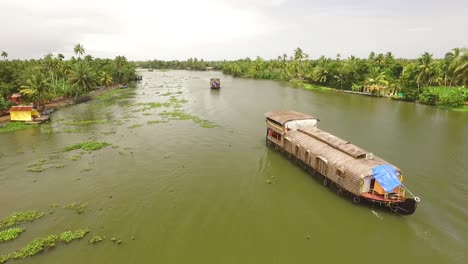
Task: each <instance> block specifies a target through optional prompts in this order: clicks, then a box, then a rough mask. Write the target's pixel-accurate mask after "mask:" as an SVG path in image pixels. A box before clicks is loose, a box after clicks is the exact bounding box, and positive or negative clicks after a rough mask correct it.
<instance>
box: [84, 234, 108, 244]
mask: <svg viewBox="0 0 468 264" xmlns="http://www.w3.org/2000/svg"><path fill="white" fill-rule="evenodd" d="M105 238H106V237H102V236H99V235H93V237H91V238H90V239H89V240H88V243H89V244H96V243H98V242H101V241H103V240H104V239H105Z"/></svg>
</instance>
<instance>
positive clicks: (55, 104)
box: [0, 85, 133, 133]
mask: <svg viewBox="0 0 468 264" xmlns="http://www.w3.org/2000/svg"><path fill="white" fill-rule="evenodd" d="M130 87H133V86H130ZM115 89H119V85H113V86H109V87H106V88H102V89H98V90H94V91H91V92H89V93H88V94H87V95H83V96H80V97H77V98H75V97H67V98H56V99H53V100H51V101H50V102H48V103H46V104H44V109H43V110H42V111H43V112H44V111H49V110H52V109H53V110H54V111H55V110H57V109H60V108H64V107H68V106H71V105H76V104H79V103H83V102H86V101H88V100H90V99H93V98H95V97H97V96H100V95H103V94H105V93H108V92H110V91H112V90H115ZM87 97H89V98H87ZM8 123H10V115H5V116H0V133H5V132H11V131H17V130H23V129H27V128H31V127H33V126H32V125H26V124H24V123H22V122H21V123H20V124H21V125H15V126H8V125H7V124H8Z"/></svg>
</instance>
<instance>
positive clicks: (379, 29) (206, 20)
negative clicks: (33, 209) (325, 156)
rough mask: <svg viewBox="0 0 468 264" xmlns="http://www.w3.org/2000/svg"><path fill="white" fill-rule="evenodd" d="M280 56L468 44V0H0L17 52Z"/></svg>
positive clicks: (2, 45) (3, 28)
mask: <svg viewBox="0 0 468 264" xmlns="http://www.w3.org/2000/svg"><path fill="white" fill-rule="evenodd" d="M76 43H81V44H82V45H83V46H84V47H85V50H86V53H88V54H91V55H93V56H96V57H114V56H116V55H125V56H126V57H127V58H129V59H131V60H148V59H164V60H172V59H187V58H189V57H198V58H204V59H206V60H219V59H238V58H245V57H252V58H255V57H256V56H261V57H263V58H267V59H268V58H276V57H277V56H278V55H281V54H283V53H287V54H288V55H291V54H292V51H293V50H294V49H295V48H297V47H301V48H302V49H303V50H304V52H306V53H307V54H309V55H310V56H311V57H312V58H317V57H319V56H320V55H325V56H330V57H335V55H336V54H337V53H340V54H341V56H342V57H346V56H348V55H356V56H358V57H367V56H368V54H369V52H371V51H375V52H387V51H391V52H393V53H394V54H395V56H397V57H407V58H414V57H417V56H419V55H420V54H421V53H423V52H424V51H428V52H430V53H433V54H434V55H435V56H436V57H441V56H443V55H444V54H445V53H446V52H447V51H449V50H451V49H452V48H454V47H468V0H444V1H435V0H327V1H324V0H218V1H215V0H131V1H130V0H0V51H3V50H4V51H6V52H8V54H9V58H11V59H14V58H21V59H24V58H40V57H42V56H43V55H44V54H47V53H63V54H64V55H65V56H66V57H69V56H71V55H73V52H72V51H73V46H74V45H75V44H76Z"/></svg>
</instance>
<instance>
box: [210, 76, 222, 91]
mask: <svg viewBox="0 0 468 264" xmlns="http://www.w3.org/2000/svg"><path fill="white" fill-rule="evenodd" d="M210 88H211V89H219V88H221V81H220V80H219V78H211V79H210Z"/></svg>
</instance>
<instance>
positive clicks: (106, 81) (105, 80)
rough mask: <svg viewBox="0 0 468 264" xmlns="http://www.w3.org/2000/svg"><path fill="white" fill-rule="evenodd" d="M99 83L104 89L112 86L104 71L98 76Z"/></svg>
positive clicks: (111, 81) (108, 76)
mask: <svg viewBox="0 0 468 264" xmlns="http://www.w3.org/2000/svg"><path fill="white" fill-rule="evenodd" d="M99 82H100V83H101V85H104V86H105V87H109V86H111V85H112V84H114V81H113V80H112V77H111V76H110V75H109V74H108V73H107V72H105V71H103V72H101V74H100V75H99Z"/></svg>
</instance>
